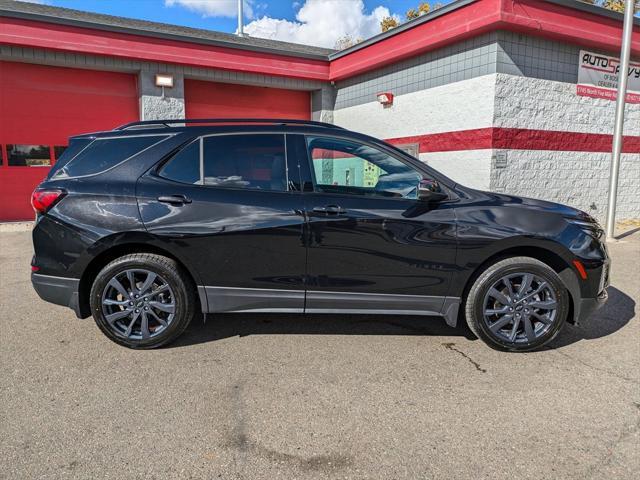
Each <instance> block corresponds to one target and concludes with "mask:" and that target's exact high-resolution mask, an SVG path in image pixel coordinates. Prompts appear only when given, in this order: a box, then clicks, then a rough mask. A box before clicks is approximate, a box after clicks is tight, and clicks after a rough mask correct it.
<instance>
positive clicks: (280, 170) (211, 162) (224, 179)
mask: <svg viewBox="0 0 640 480" xmlns="http://www.w3.org/2000/svg"><path fill="white" fill-rule="evenodd" d="M203 169H204V170H203V183H204V185H209V186H216V187H229V188H247V189H257V190H272V191H285V190H287V171H286V170H287V168H286V156H285V146H284V135H281V134H248V135H219V136H211V137H204V138H203Z"/></svg>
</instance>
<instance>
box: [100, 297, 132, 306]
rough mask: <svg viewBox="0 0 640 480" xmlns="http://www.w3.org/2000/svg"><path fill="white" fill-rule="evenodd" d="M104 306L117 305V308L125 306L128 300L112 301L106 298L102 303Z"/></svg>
mask: <svg viewBox="0 0 640 480" xmlns="http://www.w3.org/2000/svg"><path fill="white" fill-rule="evenodd" d="M103 303H104V304H105V305H118V306H125V305H126V304H128V303H129V300H112V299H110V298H106V299H105V301H104V302H103Z"/></svg>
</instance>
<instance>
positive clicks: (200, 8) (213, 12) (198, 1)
mask: <svg viewBox="0 0 640 480" xmlns="http://www.w3.org/2000/svg"><path fill="white" fill-rule="evenodd" d="M252 3H253V0H244V15H245V16H246V17H247V18H253V8H252ZM164 4H165V6H167V7H173V6H176V5H178V6H181V7H184V8H186V9H187V10H191V11H192V12H196V13H199V14H201V15H202V16H203V17H236V16H237V15H238V0H164Z"/></svg>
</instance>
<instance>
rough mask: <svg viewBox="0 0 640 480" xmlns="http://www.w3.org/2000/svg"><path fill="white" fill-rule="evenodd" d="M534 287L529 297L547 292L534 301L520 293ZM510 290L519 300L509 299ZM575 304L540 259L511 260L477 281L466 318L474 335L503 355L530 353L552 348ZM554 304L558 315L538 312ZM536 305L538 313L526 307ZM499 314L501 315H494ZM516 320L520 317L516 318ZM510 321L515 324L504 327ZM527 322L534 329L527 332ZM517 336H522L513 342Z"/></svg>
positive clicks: (515, 258)
mask: <svg viewBox="0 0 640 480" xmlns="http://www.w3.org/2000/svg"><path fill="white" fill-rule="evenodd" d="M521 274H522V275H521ZM525 274H526V275H527V277H526V278H527V279H529V281H528V282H527V281H526V280H525V276H524V275H525ZM505 279H506V280H505ZM507 282H508V283H509V286H507ZM514 282H515V283H514ZM517 282H520V283H519V284H518V283H517ZM545 282H546V283H545ZM528 284H531V285H533V286H532V287H531V290H528V292H535V291H536V290H540V288H541V287H544V289H543V290H541V293H538V294H535V295H534V296H529V297H528V296H527V295H523V294H521V293H520V289H521V288H523V287H526V286H527V285H528ZM500 286H503V287H504V288H503V289H502V290H501V289H500ZM547 286H548V288H547ZM510 287H511V290H512V292H513V295H508V294H507V293H508V291H509V288H510ZM490 291H491V292H490ZM500 294H502V295H500ZM536 295H537V296H536ZM541 297H544V298H541ZM496 298H505V299H507V300H509V302H507V301H504V302H501V301H500V300H496ZM514 299H518V300H517V301H514ZM569 301H570V299H569V294H568V292H567V289H566V287H565V286H564V284H563V283H562V280H561V279H560V277H559V276H558V274H557V273H556V272H555V271H554V270H553V269H552V268H551V267H549V266H548V265H547V264H545V263H543V262H541V261H540V260H536V259H535V258H530V257H511V258H506V259H504V260H500V261H498V262H496V263H494V264H493V265H491V266H489V267H487V269H486V270H484V271H483V272H482V273H480V275H479V276H478V277H477V278H476V279H475V281H474V283H473V285H472V286H471V289H470V290H469V293H468V295H467V298H466V302H465V316H466V320H467V324H468V325H469V328H470V329H471V331H472V332H473V333H474V334H475V335H476V336H477V337H478V338H480V339H481V340H483V341H484V342H485V343H486V344H487V345H489V346H490V347H492V348H494V349H496V350H501V351H512V352H527V351H531V350H536V349H538V348H540V347H542V346H543V345H546V344H547V343H549V342H550V341H551V340H553V339H554V338H555V336H556V335H557V334H558V333H559V332H560V330H561V329H562V327H563V326H564V324H565V323H566V319H567V314H568V312H569ZM522 302H524V303H525V305H523V304H522ZM554 304H555V306H556V308H555V311H552V310H550V309H544V308H543V309H540V308H536V307H537V306H540V305H544V306H553V305H554ZM534 305H535V307H533V308H526V307H527V306H530V307H532V306H534ZM525 308H526V310H527V313H526V319H525V312H524V309H525ZM518 309H520V310H518ZM498 310H499V311H500V312H499V313H497V314H495V315H493V314H490V312H498ZM505 311H506V313H505ZM516 315H517V316H518V318H515V316H516ZM534 315H535V316H534ZM508 317H510V318H508ZM543 320H544V322H543ZM505 321H510V322H511V323H507V324H505V325H504V326H502V322H505ZM525 322H526V323H527V327H528V329H527V331H526V332H525ZM547 322H548V323H547ZM492 329H493V330H492ZM514 331H515V332H516V337H515V339H512V338H511V336H512V335H513V332H514ZM507 337H509V338H507Z"/></svg>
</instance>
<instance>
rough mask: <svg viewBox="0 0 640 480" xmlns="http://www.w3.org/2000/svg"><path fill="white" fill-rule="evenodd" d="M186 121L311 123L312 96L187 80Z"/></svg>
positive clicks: (265, 88) (287, 91)
mask: <svg viewBox="0 0 640 480" xmlns="http://www.w3.org/2000/svg"><path fill="white" fill-rule="evenodd" d="M184 97H185V102H186V116H187V118H243V117H244V118H289V119H300V120H309V119H310V118H311V97H310V96H309V92H303V91H299V90H284V89H280V88H267V87H251V86H247V85H233V84H230V83H215V82H201V81H199V80H185V83H184Z"/></svg>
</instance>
